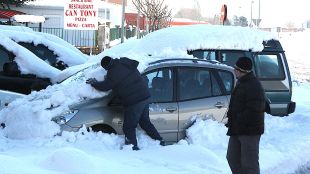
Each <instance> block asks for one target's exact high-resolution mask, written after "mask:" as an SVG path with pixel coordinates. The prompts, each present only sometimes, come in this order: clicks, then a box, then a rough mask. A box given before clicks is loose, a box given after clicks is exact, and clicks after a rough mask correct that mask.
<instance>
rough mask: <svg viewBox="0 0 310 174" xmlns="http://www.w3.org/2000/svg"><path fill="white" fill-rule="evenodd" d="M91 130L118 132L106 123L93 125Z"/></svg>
mask: <svg viewBox="0 0 310 174" xmlns="http://www.w3.org/2000/svg"><path fill="white" fill-rule="evenodd" d="M91 130H92V131H94V132H100V131H101V132H103V133H109V134H111V133H114V134H116V131H115V130H114V129H113V128H112V127H111V126H109V125H105V124H96V125H93V126H91Z"/></svg>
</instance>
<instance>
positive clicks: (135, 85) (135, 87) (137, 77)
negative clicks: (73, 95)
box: [92, 58, 150, 106]
mask: <svg viewBox="0 0 310 174" xmlns="http://www.w3.org/2000/svg"><path fill="white" fill-rule="evenodd" d="M138 64H139V62H137V61H135V60H131V59H128V58H120V59H112V62H111V64H110V65H109V67H107V68H106V69H107V75H106V77H105V80H104V81H101V82H97V83H94V84H92V86H93V87H94V88H96V89H97V90H100V91H108V90H110V89H112V92H113V94H114V95H115V96H117V97H119V98H120V100H121V102H122V103H123V105H124V106H130V105H133V104H136V103H138V102H140V101H142V100H146V99H148V98H149V97H150V92H149V89H148V87H147V84H146V81H145V80H144V78H143V77H142V76H141V74H140V72H139V71H138V69H137V67H138Z"/></svg>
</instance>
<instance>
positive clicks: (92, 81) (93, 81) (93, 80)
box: [86, 78, 98, 85]
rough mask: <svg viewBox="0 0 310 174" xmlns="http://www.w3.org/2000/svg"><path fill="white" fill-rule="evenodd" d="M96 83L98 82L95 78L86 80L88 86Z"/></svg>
mask: <svg viewBox="0 0 310 174" xmlns="http://www.w3.org/2000/svg"><path fill="white" fill-rule="evenodd" d="M97 82H98V81H97V80H96V79H95V78H89V79H87V80H86V83H87V84H90V85H92V84H95V83H97Z"/></svg>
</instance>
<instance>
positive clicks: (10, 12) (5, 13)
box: [0, 9, 26, 19]
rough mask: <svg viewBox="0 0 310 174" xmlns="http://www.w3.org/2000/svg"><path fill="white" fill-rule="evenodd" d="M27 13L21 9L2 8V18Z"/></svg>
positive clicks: (0, 11)
mask: <svg viewBox="0 0 310 174" xmlns="http://www.w3.org/2000/svg"><path fill="white" fill-rule="evenodd" d="M23 14H26V13H24V12H21V11H16V10H6V9H0V18H4V19H10V18H11V17H13V16H15V15H23Z"/></svg>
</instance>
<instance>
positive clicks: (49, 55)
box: [18, 42, 57, 65]
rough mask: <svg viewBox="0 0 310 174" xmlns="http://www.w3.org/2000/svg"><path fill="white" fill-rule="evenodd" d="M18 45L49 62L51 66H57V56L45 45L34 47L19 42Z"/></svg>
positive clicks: (31, 44)
mask: <svg viewBox="0 0 310 174" xmlns="http://www.w3.org/2000/svg"><path fill="white" fill-rule="evenodd" d="M18 44H20V45H21V46H23V47H25V48H27V49H28V50H29V51H31V52H32V53H33V54H35V55H36V56H38V57H39V58H40V59H42V60H44V61H47V62H48V63H49V64H50V65H55V64H56V62H57V59H56V58H57V55H55V54H54V52H53V51H51V50H50V49H48V48H47V47H46V46H45V45H43V44H38V45H34V44H33V43H27V42H19V43H18Z"/></svg>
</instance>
